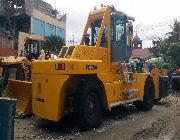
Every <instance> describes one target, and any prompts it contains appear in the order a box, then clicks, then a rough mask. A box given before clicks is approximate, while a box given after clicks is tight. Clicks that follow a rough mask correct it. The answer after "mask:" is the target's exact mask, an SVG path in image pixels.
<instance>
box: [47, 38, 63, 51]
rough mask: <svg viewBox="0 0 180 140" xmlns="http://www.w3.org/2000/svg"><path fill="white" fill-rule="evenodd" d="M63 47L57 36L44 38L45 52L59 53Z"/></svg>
mask: <svg viewBox="0 0 180 140" xmlns="http://www.w3.org/2000/svg"><path fill="white" fill-rule="evenodd" d="M63 45H65V42H64V39H62V38H61V37H59V36H56V35H52V36H46V37H45V42H44V48H45V50H49V51H52V52H54V53H59V51H60V49H61V47H62V46H63Z"/></svg>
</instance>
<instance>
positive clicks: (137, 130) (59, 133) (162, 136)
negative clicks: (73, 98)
mask: <svg viewBox="0 0 180 140" xmlns="http://www.w3.org/2000/svg"><path fill="white" fill-rule="evenodd" d="M29 139H33V140H34V139H44V140H46V139H48V140H64V139H65V140H66V139H68V140H69V139H75V140H92V139H93V140H111V139H112V140H116V139H117V140H121V139H122V140H143V139H146V140H171V139H172V140H180V92H174V91H170V95H169V96H168V97H166V98H164V99H162V100H161V101H160V102H159V103H158V104H156V105H154V107H153V109H152V110H151V111H147V112H142V111H139V110H137V109H136V108H134V106H133V105H130V106H125V107H122V106H121V107H117V108H114V109H113V110H111V111H106V112H104V113H103V120H102V124H101V126H100V127H98V128H97V129H95V128H94V129H93V130H90V131H85V132H83V131H79V130H78V129H77V127H76V125H75V124H74V121H73V118H72V115H68V116H65V117H64V119H63V120H61V121H60V122H59V123H53V122H49V121H45V120H42V119H40V118H37V117H35V116H31V117H26V118H24V119H18V118H17V119H16V120H15V140H29Z"/></svg>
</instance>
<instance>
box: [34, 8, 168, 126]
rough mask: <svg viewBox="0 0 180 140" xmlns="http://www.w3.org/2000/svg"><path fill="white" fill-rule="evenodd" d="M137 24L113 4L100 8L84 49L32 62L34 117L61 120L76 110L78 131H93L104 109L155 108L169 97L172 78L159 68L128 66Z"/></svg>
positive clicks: (86, 32) (87, 30)
mask: <svg viewBox="0 0 180 140" xmlns="http://www.w3.org/2000/svg"><path fill="white" fill-rule="evenodd" d="M133 21H134V18H132V17H129V16H128V15H127V14H125V13H124V12H122V11H118V10H116V9H115V8H114V7H113V6H106V7H102V8H101V9H95V10H94V11H91V12H90V13H89V17H88V20H87V23H86V26H85V29H84V32H83V36H82V40H81V43H80V45H76V46H70V47H66V46H64V47H63V48H62V49H61V51H60V54H59V57H60V58H59V59H57V60H48V61H46V60H45V61H35V62H33V63H32V107H33V113H34V114H35V115H36V116H38V117H41V118H43V119H47V120H52V121H56V122H57V121H59V120H61V119H62V117H63V116H64V113H65V111H66V110H67V111H73V112H74V115H75V120H76V122H77V125H78V126H79V128H81V129H90V128H94V127H97V126H98V125H99V124H100V122H101V117H102V110H103V109H109V110H111V109H112V108H113V107H116V106H118V105H123V104H129V103H133V104H134V106H135V107H137V108H138V109H142V110H150V109H151V108H152V107H153V104H154V100H155V99H160V98H162V97H165V96H167V94H164V89H162V88H163V87H165V86H164V85H166V81H164V79H166V78H168V77H163V78H161V71H160V70H159V69H153V70H151V72H144V71H143V66H142V67H141V70H138V71H137V70H135V71H132V68H131V65H130V64H129V63H128V60H129V58H130V56H131V50H132V37H133V25H132V23H133ZM163 76H164V75H163ZM161 81H162V82H161ZM160 82H161V88H160ZM166 93H167V92H166Z"/></svg>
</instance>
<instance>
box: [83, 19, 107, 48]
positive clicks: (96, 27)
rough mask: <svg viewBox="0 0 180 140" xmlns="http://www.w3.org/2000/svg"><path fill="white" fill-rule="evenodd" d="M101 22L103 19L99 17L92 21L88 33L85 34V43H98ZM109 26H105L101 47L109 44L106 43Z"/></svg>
mask: <svg viewBox="0 0 180 140" xmlns="http://www.w3.org/2000/svg"><path fill="white" fill-rule="evenodd" d="M101 23H102V19H98V20H95V21H94V22H92V23H91V26H90V27H89V28H88V30H87V32H86V35H85V45H88V46H89V45H92V46H94V45H96V42H97V40H98V35H99V32H100V30H101ZM107 31H108V30H107V26H105V29H104V32H103V35H102V38H101V47H104V46H107V45H106V44H104V43H106V42H107V40H108V39H107V37H108V35H107Z"/></svg>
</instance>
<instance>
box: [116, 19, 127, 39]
mask: <svg viewBox="0 0 180 140" xmlns="http://www.w3.org/2000/svg"><path fill="white" fill-rule="evenodd" d="M115 28H116V41H124V35H125V29H124V23H123V22H122V21H121V20H117V21H116V25H115Z"/></svg>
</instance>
